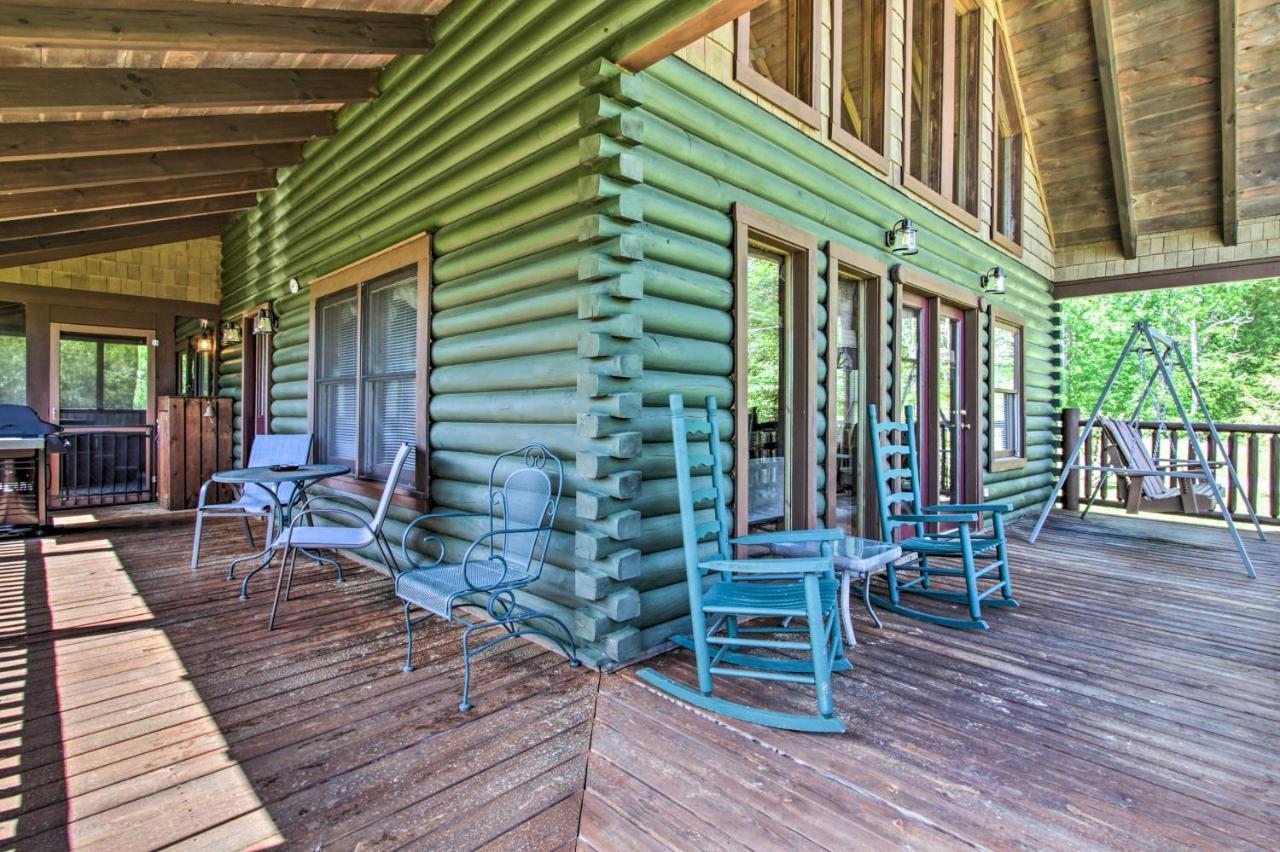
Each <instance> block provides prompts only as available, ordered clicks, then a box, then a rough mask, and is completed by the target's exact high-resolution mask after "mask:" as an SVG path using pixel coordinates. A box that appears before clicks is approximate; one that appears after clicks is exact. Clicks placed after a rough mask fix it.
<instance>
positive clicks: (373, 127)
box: [219, 0, 1058, 668]
mask: <svg viewBox="0 0 1280 852" xmlns="http://www.w3.org/2000/svg"><path fill="white" fill-rule="evenodd" d="M686 5H688V4H681V3H677V2H666V3H662V2H656V3H648V4H641V3H635V4H616V3H606V2H586V3H581V4H574V6H573V12H572V13H571V14H567V13H566V11H565V6H564V5H563V4H562V3H560V2H558V1H557V2H552V0H543V2H527V3H525V2H522V3H519V4H511V5H504V4H497V3H490V2H456V3H454V4H452V5H451V6H450V7H449V8H448V9H447V10H446V11H445V12H444V13H442V15H441V16H440V18H439V19H438V20H437V29H436V32H435V36H436V48H435V49H434V50H433V51H432V52H431V53H430V54H429V55H427V56H425V57H421V58H414V59H408V60H403V61H400V62H397V63H396V64H394V65H392V66H391V67H390V68H389V69H388V70H387V71H386V72H385V73H384V75H383V78H382V87H381V88H382V94H381V95H380V96H379V97H378V98H377V99H376V100H374V101H373V102H372V103H369V104H365V105H360V106H355V107H351V108H348V109H346V110H345V111H344V112H343V113H342V114H341V116H340V120H339V130H338V132H337V133H336V134H335V135H334V136H333V137H332V138H331V139H327V140H323V141H320V142H316V143H312V144H311V145H309V146H308V148H307V149H306V151H305V155H304V161H303V163H302V164H301V165H300V166H298V167H297V168H295V169H294V170H292V171H291V172H288V173H285V174H282V175H281V179H280V188H279V190H278V191H277V192H276V193H274V194H273V195H271V196H267V197H264V198H263V200H262V201H261V202H260V203H259V205H258V206H257V207H256V208H254V209H253V210H251V211H249V212H248V213H247V214H245V215H243V216H242V217H240V218H239V219H238V220H237V221H235V222H234V223H233V224H232V225H230V226H229V227H228V228H227V229H226V230H225V232H224V233H223V235H222V238H223V246H224V251H223V269H222V272H223V275H222V277H223V302H222V307H223V313H224V316H225V317H226V318H229V319H235V318H239V317H240V316H241V315H242V314H243V312H245V311H247V310H249V309H251V308H253V307H254V306H255V305H259V304H262V303H264V302H270V303H272V304H273V305H274V309H275V311H276V313H277V315H278V316H279V320H280V324H279V330H278V332H277V334H276V335H275V338H274V340H273V346H274V354H273V372H272V380H273V385H272V404H271V428H272V430H273V431H277V432H299V431H304V430H305V429H306V428H307V425H306V424H307V417H306V415H307V408H308V402H307V386H308V378H309V377H308V374H307V370H308V364H307V361H308V351H309V326H308V317H309V310H310V308H309V305H310V296H309V293H308V290H307V285H308V282H310V281H311V280H313V279H315V278H316V277H318V276H321V275H325V274H327V273H329V272H332V271H333V270H335V269H338V268H340V267H343V266H345V265H347V264H350V263H352V262H354V261H357V260H360V259H361V258H364V257H368V256H369V255H371V254H373V253H374V252H377V251H379V250H381V249H384V248H386V247H388V246H391V245H394V244H396V243H398V242H400V241H402V240H404V239H406V238H408V237H411V236H413V235H415V234H419V233H423V232H427V233H429V234H431V236H432V246H433V254H434V258H433V262H432V270H431V288H432V293H431V307H432V314H433V316H432V325H431V330H432V335H431V336H432V345H431V376H430V398H429V401H428V404H429V414H430V447H431V457H430V458H431V461H430V483H429V488H430V503H431V507H432V508H433V509H451V508H452V509H463V510H472V511H478V510H483V509H484V508H485V498H484V481H485V478H486V476H487V473H488V470H489V466H490V463H491V460H492V458H493V457H494V456H495V455H496V454H497V453H499V452H501V451H503V450H506V449H511V448H514V447H517V446H519V445H521V444H522V443H525V442H528V441H532V440H537V441H541V442H544V443H546V444H547V445H549V446H550V447H551V448H552V449H553V450H554V451H555V452H556V453H557V454H559V455H560V456H561V457H562V459H564V461H565V462H566V483H565V499H564V502H563V504H562V509H561V512H560V515H559V518H558V519H557V532H556V535H555V536H553V538H552V541H551V546H550V549H549V552H548V566H547V569H546V571H545V573H544V575H543V578H542V580H541V582H540V583H539V584H538V585H536V586H535V587H533V588H532V589H531V597H532V600H531V601H530V603H532V604H534V605H536V606H539V607H541V608H543V609H546V610H550V611H552V612H555V613H556V614H558V615H560V616H561V617H562V618H563V619H564V620H565V621H566V622H567V623H569V624H571V625H572V627H573V631H574V633H575V639H576V640H577V642H578V643H579V647H580V648H581V649H582V657H583V659H584V661H585V662H587V663H588V664H590V665H593V666H597V667H601V668H610V667H613V666H617V665H619V664H621V663H624V662H627V661H630V660H634V659H636V658H638V657H641V656H643V655H644V654H646V653H648V652H650V651H651V650H652V649H654V648H656V647H657V646H659V645H660V644H661V643H662V642H664V641H665V640H666V638H667V637H668V636H670V635H671V634H672V632H674V631H676V630H678V629H680V628H681V627H682V626H683V624H684V619H685V617H686V611H687V600H688V599H687V594H686V589H685V588H684V585H683V578H684V569H683V565H682V562H681V559H680V551H679V544H680V543H679V540H678V536H679V533H678V523H677V517H676V511H677V510H676V498H675V489H674V479H673V476H674V474H673V471H672V468H671V445H670V425H669V417H668V415H667V411H666V409H665V404H666V396H667V394H668V393H669V392H671V391H672V390H674V389H679V390H681V391H683V392H684V393H685V394H686V395H687V397H688V398H690V399H691V400H692V399H699V398H701V397H703V396H705V395H707V394H715V395H716V396H717V397H718V398H719V399H720V402H721V403H722V405H723V406H724V407H726V408H727V407H728V406H729V404H730V403H731V401H732V384H731V380H730V376H731V371H732V362H733V357H732V348H731V342H732V319H731V310H732V307H733V305H732V302H733V296H732V293H733V286H732V283H731V281H732V275H733V253H732V250H731V246H732V244H733V236H734V234H733V231H734V229H733V223H732V220H731V218H730V212H731V208H732V206H733V204H735V203H738V202H741V203H743V204H746V205H748V206H751V207H753V208H755V209H758V210H760V211H762V212H764V213H767V214H768V215H771V216H774V217H776V218H778V219H781V220H783V221H785V222H787V223H789V224H791V225H793V226H795V227H798V228H800V229H803V230H805V231H807V232H809V233H812V234H813V235H814V236H815V237H816V238H817V240H818V242H819V248H820V251H819V253H818V259H819V262H818V264H816V266H817V270H816V271H817V278H818V284H817V286H816V287H815V290H816V292H817V293H818V294H819V298H822V299H825V292H826V291H825V283H824V282H825V275H826V271H825V258H826V254H825V249H826V247H827V244H828V243H829V242H831V241H836V242H839V243H841V244H843V245H845V246H847V247H848V248H851V249H854V250H856V251H859V252H862V253H864V254H866V255H869V256H871V257H874V258H878V259H881V260H883V261H885V262H886V263H889V264H892V263H894V262H896V260H897V259H896V258H894V257H893V256H891V255H889V254H887V253H886V251H885V249H884V231H885V229H886V228H888V227H889V226H890V225H892V223H893V222H894V221H895V220H897V219H899V218H902V217H903V216H907V217H910V218H911V219H912V220H913V221H916V222H917V223H918V224H919V226H920V229H921V231H920V241H921V251H920V253H919V254H917V255H916V256H914V257H912V258H909V259H907V261H906V262H908V263H910V264H911V265H913V266H915V267H918V268H919V269H921V270H924V271H927V272H929V273H931V274H933V275H935V276H938V277H940V278H943V279H946V280H948V281H951V282H954V283H956V284H959V285H962V286H966V287H969V288H970V289H974V288H976V287H977V282H978V276H979V275H980V274H982V273H983V272H985V271H986V270H987V269H989V268H990V267H992V266H995V265H1001V266H1004V267H1005V269H1006V271H1007V273H1008V276H1009V293H1008V295H1007V296H1004V297H999V298H998V299H997V301H1001V302H1002V303H1005V304H1007V305H1008V306H1010V307H1012V308H1014V309H1016V310H1017V311H1018V312H1019V313H1021V314H1023V315H1025V316H1026V317H1027V318H1028V327H1027V343H1026V350H1027V354H1028V359H1027V368H1026V375H1027V385H1028V390H1027V395H1028V397H1029V401H1028V406H1027V413H1028V425H1029V429H1028V444H1029V447H1030V455H1031V459H1030V462H1029V464H1028V466H1027V467H1026V468H1025V469H1024V470H1021V471H1010V472H1005V473H999V474H988V475H987V487H988V488H989V489H990V496H992V497H1000V498H1005V499H1010V500H1012V501H1013V502H1015V503H1016V504H1017V505H1018V507H1019V508H1020V509H1021V510H1023V511H1030V510H1032V509H1033V508H1034V507H1035V504H1036V501H1037V500H1039V499H1043V497H1044V496H1046V495H1047V492H1048V490H1049V487H1050V486H1051V484H1052V483H1051V472H1050V456H1051V454H1052V452H1053V447H1054V443H1053V442H1054V439H1055V434H1054V432H1053V428H1054V424H1055V420H1054V418H1053V416H1052V413H1053V410H1054V400H1053V397H1054V394H1055V390H1054V388H1055V386H1056V382H1057V375H1056V370H1057V357H1058V355H1057V343H1056V338H1057V329H1056V320H1055V317H1054V314H1053V313H1052V311H1051V309H1050V296H1049V292H1050V284H1049V282H1048V280H1047V278H1045V276H1044V275H1042V274H1040V273H1039V272H1037V271H1036V270H1035V269H1033V268H1030V267H1029V266H1027V265H1024V264H1023V263H1021V262H1019V261H1018V260H1016V259H1012V258H1011V257H1010V256H1009V255H1007V254H1004V253H1003V252H1001V251H1000V250H998V249H996V248H995V247H993V246H992V245H990V244H989V243H986V242H984V241H983V240H981V239H979V238H978V237H977V236H976V235H974V234H973V233H970V232H967V231H965V230H963V229H961V228H960V227H958V226H957V225H956V224H954V223H953V222H951V221H950V220H948V219H946V218H944V217H943V216H941V215H939V214H938V213H937V212H935V211H933V210H931V209H930V208H929V207H927V206H926V205H924V204H922V203H920V202H919V201H917V200H915V199H913V198H911V197H909V196H906V195H904V194H903V193H902V192H901V191H899V190H898V189H896V188H894V187H893V186H892V185H891V184H889V183H888V182H887V181H885V180H883V179H882V178H880V177H877V176H875V175H873V174H871V173H870V172H868V171H866V170H865V169H864V168H862V167H861V166H859V165H857V164H855V162H854V161H853V160H852V159H851V158H849V157H846V156H844V155H842V154H840V153H837V152H836V151H835V150H833V149H832V148H830V147H828V146H827V145H826V144H824V143H823V142H821V141H818V140H815V139H814V138H811V136H809V135H807V134H806V133H804V132H801V131H800V130H798V129H797V128H796V127H794V126H792V124H791V123H789V122H788V121H785V120H783V119H782V118H780V117H779V116H777V115H773V114H770V113H769V112H768V111H766V110H764V109H762V108H761V107H759V106H757V105H756V104H754V103H752V102H750V101H749V100H747V99H745V98H744V97H743V96H742V95H740V94H738V93H736V92H734V91H733V90H731V89H730V88H726V86H724V85H722V84H721V83H720V82H717V81H716V80H715V79H712V78H711V77H709V76H707V74H706V73H704V72H703V71H700V70H698V69H696V68H694V67H692V66H690V65H689V64H688V63H686V62H684V61H683V60H681V59H679V58H668V59H666V60H664V61H662V62H660V63H659V64H657V65H655V66H653V68H651V69H650V70H649V71H646V72H644V73H642V74H640V75H631V74H628V73H626V72H623V71H621V70H620V69H619V68H617V67H616V66H614V65H612V64H611V63H609V62H607V61H603V60H601V59H600V58H599V57H601V56H619V55H625V53H626V51H624V50H619V49H617V47H616V46H617V42H618V39H620V38H621V39H622V40H623V41H625V39H626V37H627V32H628V28H629V27H632V26H633V25H636V24H637V22H638V21H639V22H642V23H643V22H648V23H650V24H651V23H652V21H653V17H654V16H655V15H661V14H670V15H671V16H672V18H673V20H674V19H678V18H679V16H681V15H682V14H684V12H682V11H681V9H682V8H683V6H686ZM668 10H669V11H668ZM290 278H296V279H298V280H299V281H300V282H301V284H302V290H301V292H300V293H298V294H296V295H291V294H289V292H288V289H287V282H288V280H289V279H290ZM424 283H425V282H424ZM881 296H882V304H881V306H880V307H881V310H880V312H879V313H880V316H881V317H883V319H884V323H885V327H884V328H883V329H881V332H882V333H881V339H882V340H884V341H885V352H884V353H883V360H884V363H885V364H890V363H891V354H892V353H891V351H890V348H891V346H892V305H893V301H892V296H893V287H892V285H891V283H890V282H888V281H885V282H883V287H882V290H881ZM984 335H985V331H984ZM817 344H818V347H817V348H818V351H817V353H816V354H817V355H818V356H819V357H824V353H825V340H819V341H817ZM983 344H984V345H983V347H982V351H983V352H985V351H986V346H985V339H984V341H983ZM240 358H241V347H236V346H228V347H223V348H222V349H221V352H220V370H219V372H220V378H221V381H220V388H221V392H222V393H223V394H224V395H226V396H230V397H232V398H233V399H235V400H236V402H235V406H236V412H237V414H239V413H240V411H241V406H240V401H239V395H240V394H239V382H240V378H239V377H240V375H241V363H240ZM819 375H820V378H821V376H822V373H821V372H820V374H819ZM891 376H892V371H891V370H890V371H886V375H885V381H886V383H888V382H889V381H891ZM887 390H888V391H889V392H890V393H891V392H892V388H887ZM821 398H822V395H821V390H820V391H819V399H820V400H821ZM983 398H984V399H985V394H983ZM816 428H818V429H819V430H820V431H821V430H824V429H825V425H824V424H823V423H822V422H821V420H819V422H818V424H817V427H816ZM242 438H243V436H242V429H241V428H240V426H239V424H237V429H236V443H237V446H239V445H240V444H241V443H242ZM821 461H822V459H821V458H820V459H819V462H820V463H821ZM819 508H820V509H821V506H820V507H819ZM421 510H425V507H423V508H422V509H421ZM418 511H420V510H419V509H417V508H415V507H413V506H410V505H398V506H396V507H394V508H393V512H392V518H391V520H390V522H389V525H388V533H389V536H390V537H391V538H392V540H393V541H398V539H399V536H400V534H401V531H402V530H403V524H404V523H406V522H407V521H408V520H409V519H410V518H411V517H413V516H414V515H415V514H417V513H418ZM434 530H435V531H436V532H438V533H440V534H442V535H443V536H445V537H446V538H448V539H450V540H452V541H455V542H456V541H459V540H467V539H470V538H472V537H474V534H475V533H476V532H478V529H477V528H476V527H475V526H474V525H473V524H472V523H471V522H469V521H466V520H462V521H458V520H454V521H442V522H440V523H439V524H438V525H437V526H435V527H434Z"/></svg>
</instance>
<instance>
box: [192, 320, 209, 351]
mask: <svg viewBox="0 0 1280 852" xmlns="http://www.w3.org/2000/svg"><path fill="white" fill-rule="evenodd" d="M196 351H197V352H212V351H213V333H212V332H211V331H209V321H208V320H207V319H202V320H200V334H198V335H196Z"/></svg>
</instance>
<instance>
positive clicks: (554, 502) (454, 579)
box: [396, 444, 579, 712]
mask: <svg viewBox="0 0 1280 852" xmlns="http://www.w3.org/2000/svg"><path fill="white" fill-rule="evenodd" d="M513 462H515V463H516V464H518V465H519V466H517V467H516V469H515V470H514V471H512V472H511V473H510V474H508V475H507V477H506V479H505V481H504V482H502V483H501V484H498V475H499V472H500V471H502V470H505V469H507V468H509V467H511V466H512V463H513ZM563 482H564V465H563V464H561V462H560V459H559V458H557V457H556V456H555V455H554V454H553V453H552V452H551V451H550V450H548V449H547V448H546V447H544V446H542V445H541V444H529V445H527V446H524V447H521V448H520V449H518V450H512V451H510V452H506V453H503V454H502V455H500V456H498V458H497V459H496V460H495V461H494V463H493V467H492V468H491V469H490V471H489V511H488V512H487V513H486V512H432V513H430V514H427V515H420V516H419V517H417V518H415V519H414V520H413V522H412V523H410V524H409V526H408V527H407V528H406V529H405V531H404V536H403V537H402V539H401V550H402V552H403V554H404V558H405V562H406V563H408V564H409V566H410V568H409V569H408V570H406V571H404V572H402V573H401V574H399V575H398V576H397V577H396V595H397V596H398V597H399V598H400V599H401V600H402V601H404V626H405V633H406V634H407V647H406V651H405V664H404V670H405V671H406V672H411V671H413V628H414V626H415V625H417V624H420V623H421V622H423V621H425V620H426V619H428V618H430V617H431V616H432V615H438V616H440V617H441V618H445V619H448V620H449V621H453V622H457V623H459V624H463V625H466V629H465V630H464V631H463V633H462V657H463V680H462V703H461V704H459V705H458V709H459V710H462V711H464V712H465V711H467V710H470V709H471V701H470V698H469V696H470V694H471V658H472V657H474V656H476V655H477V654H480V653H482V652H484V651H486V650H487V649H489V648H491V647H493V646H494V645H497V644H498V643H499V642H502V641H503V640H505V639H511V638H513V637H516V636H540V637H542V638H544V639H546V640H548V641H550V642H552V643H554V644H555V645H556V646H557V647H559V648H560V650H561V652H563V653H564V655H565V657H567V658H568V660H569V665H571V666H577V665H579V663H578V656H577V647H576V645H575V643H574V641H573V634H572V633H570V632H569V628H568V627H567V626H566V625H565V624H564V622H563V621H561V620H560V619H559V618H557V617H556V616H554V615H551V614H550V613H545V612H538V611H537V610H535V609H532V608H530V607H528V606H525V605H524V604H522V603H520V602H519V601H518V600H517V599H516V594H517V592H518V591H519V590H520V589H523V588H524V587H526V586H528V585H529V584H530V583H533V582H534V581H535V580H537V579H538V577H540V576H541V575H542V566H543V563H544V561H545V559H546V555H547V546H548V544H549V543H550V541H551V529H552V524H554V522H555V518H556V510H557V509H558V508H559V506H560V490H561V487H562V485H563ZM440 518H488V520H489V531H488V532H486V533H484V534H483V535H481V536H479V537H478V538H477V539H476V540H475V541H473V542H472V543H471V545H470V546H469V547H468V548H467V550H466V553H465V554H464V555H463V557H462V561H461V562H456V561H455V562H448V561H446V555H447V554H446V550H445V543H444V539H443V538H441V537H440V536H439V535H435V534H433V533H430V532H427V531H425V530H423V529H421V526H422V524H423V523H424V522H426V521H430V520H436V519H440ZM411 540H414V543H416V544H417V545H418V547H417V550H421V548H422V547H423V546H425V545H426V544H427V543H428V542H434V543H435V544H436V546H438V547H439V550H440V553H439V555H438V556H437V557H436V560H435V562H432V563H429V564H423V563H422V562H421V561H420V560H419V559H418V557H417V554H416V553H415V549H414V548H411V546H410V542H411ZM479 598H482V599H484V609H485V612H486V614H487V615H488V619H487V620H481V621H479V622H472V621H468V620H466V619H463V618H461V617H460V615H459V614H458V609H459V608H460V607H463V606H468V605H475V604H476V602H477V599H479ZM413 607H418V608H419V609H423V610H426V611H427V614H426V615H423V616H420V617H418V618H417V619H415V618H413V616H412V609H413ZM539 621H541V622H542V623H543V626H538V625H537V624H536V623H535V624H530V622H539ZM551 624H554V625H556V626H558V627H559V628H560V630H562V631H563V632H564V637H565V638H563V639H562V638H561V637H560V636H557V635H556V634H555V633H552V632H550V631H549V630H548V629H547V628H548V627H549V626H550V625H551ZM495 627H501V628H503V632H502V633H500V634H499V635H498V636H496V637H494V638H492V639H489V640H488V641H486V642H484V643H483V644H481V645H480V647H478V648H471V647H470V645H471V636H472V634H473V633H475V632H477V631H480V630H488V629H491V628H495ZM566 643H567V645H566Z"/></svg>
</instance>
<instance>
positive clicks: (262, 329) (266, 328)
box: [253, 308, 280, 334]
mask: <svg viewBox="0 0 1280 852" xmlns="http://www.w3.org/2000/svg"><path fill="white" fill-rule="evenodd" d="M279 324H280V321H279V320H278V319H276V315H275V314H274V313H272V311H271V308H259V309H258V315H257V316H255V317H254V318H253V333H254V334H275V333H276V326H278V325H279Z"/></svg>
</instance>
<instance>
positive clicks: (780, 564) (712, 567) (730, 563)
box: [698, 556, 834, 576]
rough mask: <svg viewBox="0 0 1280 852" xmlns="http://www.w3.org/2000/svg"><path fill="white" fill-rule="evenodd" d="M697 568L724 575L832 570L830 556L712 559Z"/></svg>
mask: <svg viewBox="0 0 1280 852" xmlns="http://www.w3.org/2000/svg"><path fill="white" fill-rule="evenodd" d="M698 567H699V568H704V569H706V570H708V571H720V572H723V573H726V574H771V575H784V576H785V575H787V574H825V573H827V572H829V571H832V570H833V569H834V563H833V560H832V558H831V557H830V556H793V557H779V558H776V559H766V558H760V559H712V560H709V561H707V562H699V563H698Z"/></svg>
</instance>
